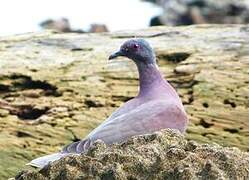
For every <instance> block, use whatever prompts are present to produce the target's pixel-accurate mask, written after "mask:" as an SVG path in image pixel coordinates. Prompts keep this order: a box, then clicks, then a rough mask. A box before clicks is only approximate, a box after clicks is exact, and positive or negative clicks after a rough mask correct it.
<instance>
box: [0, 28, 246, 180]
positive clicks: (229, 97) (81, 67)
mask: <svg viewBox="0 0 249 180" xmlns="http://www.w3.org/2000/svg"><path fill="white" fill-rule="evenodd" d="M134 36H136V37H143V38H146V39H147V40H148V41H149V42H150V43H151V44H152V45H153V47H155V50H156V55H157V57H158V63H159V65H160V69H161V71H162V72H163V74H164V75H165V77H166V78H167V79H168V80H169V81H170V83H172V85H173V86H175V87H176V89H177V91H178V93H179V94H180V96H181V98H182V99H183V102H184V105H185V107H186V110H187V113H188V115H189V118H190V125H189V128H188V130H187V133H186V137H187V139H192V140H196V141H198V142H205V143H206V142H209V143H210V142H216V143H218V144H220V145H223V146H236V147H238V148H240V149H242V150H247V151H248V150H249V146H248V144H249V110H248V109H249V81H248V80H249V63H248V62H249V53H248V49H249V26H246V25H201V26H188V27H157V28H149V29H145V30H137V31H123V32H122V31H121V32H116V33H103V34H70V33H69V34H58V33H56V34H55V33H51V32H42V33H30V34H23V35H17V36H9V37H1V38H0V52H1V53H0V59H1V61H0V99H1V100H0V109H1V110H4V112H6V111H7V113H4V117H0V132H1V133H0V144H1V146H0V162H1V163H0V177H3V178H7V177H11V176H15V175H16V173H17V171H18V170H20V169H23V168H24V167H25V164H26V163H27V162H29V161H30V160H31V159H33V158H35V157H38V156H41V155H45V154H49V153H52V152H56V151H59V150H60V149H61V148H62V147H63V146H64V145H65V144H68V143H70V142H72V141H76V140H78V139H81V138H83V137H84V136H85V135H87V134H88V133H89V132H90V131H91V130H92V129H94V128H95V127H96V126H97V125H98V124H100V123H101V122H102V121H103V120H104V119H105V118H106V117H108V116H109V115H110V114H111V112H112V111H113V110H114V109H116V108H117V107H119V106H120V105H121V104H122V103H124V102H125V101H127V100H129V99H130V98H132V97H134V96H135V95H136V93H137V85H138V81H137V80H138V78H137V71H136V69H135V65H134V64H133V63H132V62H131V61H129V60H127V59H123V60H122V61H121V60H117V61H116V62H108V61H107V58H108V56H109V55H110V53H112V52H113V51H115V50H117V49H118V47H119V46H120V44H122V43H123V42H124V41H125V40H126V39H129V38H132V37H134ZM192 67H194V68H192ZM18 136H21V137H18ZM176 153H180V151H179V152H178V151H176ZM211 164H212V163H211ZM208 166H209V165H207V167H208ZM179 168H180V167H179ZM24 169H25V168H24ZM117 169H120V168H119V166H117ZM211 169H212V168H211ZM180 170H181V168H180V169H176V170H175V171H177V172H178V171H180ZM184 171H187V170H184ZM203 173H204V172H203ZM217 174H219V172H217ZM189 175H191V173H190V174H189Z"/></svg>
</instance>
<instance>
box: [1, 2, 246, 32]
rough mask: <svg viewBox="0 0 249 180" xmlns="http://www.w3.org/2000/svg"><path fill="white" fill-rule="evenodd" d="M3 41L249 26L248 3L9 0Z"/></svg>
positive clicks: (3, 10) (3, 9) (4, 14)
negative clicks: (31, 35)
mask: <svg viewBox="0 0 249 180" xmlns="http://www.w3.org/2000/svg"><path fill="white" fill-rule="evenodd" d="M0 21H1V28H0V36H4V35H12V34H20V33H26V32H34V31H41V30H43V29H55V30H57V31H59V32H78V33H85V32H106V31H117V30H123V29H139V28H145V27H148V26H156V25H171V26H172V25H173V26H175V25H190V24H203V23H216V24H224V23H226V24H227V23H229V24H238V23H239V24H244V23H248V22H249V0H105V1H99V0H91V1H82V0H73V1H68V0H64V1H59V0H53V1H49V0H43V1H32V0H25V1H19V0H8V1H3V2H2V3H1V7H0Z"/></svg>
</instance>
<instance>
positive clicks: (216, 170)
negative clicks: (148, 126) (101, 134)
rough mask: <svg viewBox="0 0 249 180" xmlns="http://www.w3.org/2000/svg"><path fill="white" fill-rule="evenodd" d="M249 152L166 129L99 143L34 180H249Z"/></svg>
mask: <svg viewBox="0 0 249 180" xmlns="http://www.w3.org/2000/svg"><path fill="white" fill-rule="evenodd" d="M248 178H249V153H245V152H241V151H240V150H239V149H237V148H223V147H221V146H219V145H205V144H204V145H200V144H197V143H196V142H194V141H187V140H186V139H185V138H184V137H183V136H182V135H181V134H180V133H179V132H178V131H172V130H165V131H161V132H157V133H155V134H151V135H144V136H138V137H133V138H130V139H129V140H128V141H127V142H124V143H122V144H115V145H112V146H111V147H106V145H105V144H104V143H103V142H101V141H97V142H95V143H94V144H93V146H92V147H91V148H90V150H89V151H88V152H87V153H86V154H81V155H70V156H68V157H66V158H63V159H61V160H59V161H56V162H54V163H52V164H50V165H48V166H46V167H45V168H43V169H41V170H40V171H39V172H36V171H25V172H21V173H20V174H19V175H17V176H16V179H18V180H31V179H37V180H39V179H41V180H44V179H68V180H71V179H106V180H107V179H108V180H110V179H185V180H188V179H189V180H191V179H248Z"/></svg>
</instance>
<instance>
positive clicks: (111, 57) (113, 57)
mask: <svg viewBox="0 0 249 180" xmlns="http://www.w3.org/2000/svg"><path fill="white" fill-rule="evenodd" d="M119 56H124V54H123V53H122V51H117V52H115V53H113V54H112V55H110V56H109V58H108V59H109V60H112V59H115V58H117V57H119Z"/></svg>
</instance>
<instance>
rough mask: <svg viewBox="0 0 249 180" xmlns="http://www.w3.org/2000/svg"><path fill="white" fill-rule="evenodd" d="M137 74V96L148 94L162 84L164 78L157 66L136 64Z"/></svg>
mask: <svg viewBox="0 0 249 180" xmlns="http://www.w3.org/2000/svg"><path fill="white" fill-rule="evenodd" d="M137 67H138V72H139V87H140V90H139V96H142V95H145V94H148V93H150V92H151V91H153V90H154V89H156V88H160V87H161V86H162V85H163V84H164V81H165V80H164V78H163V76H162V74H161V73H160V71H159V68H158V66H157V64H154V63H153V64H144V63H140V64H137Z"/></svg>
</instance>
